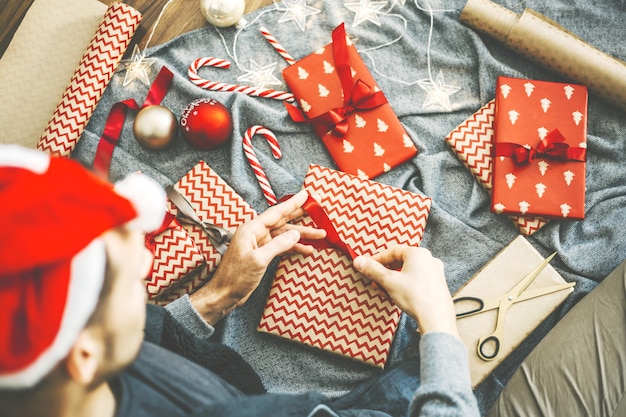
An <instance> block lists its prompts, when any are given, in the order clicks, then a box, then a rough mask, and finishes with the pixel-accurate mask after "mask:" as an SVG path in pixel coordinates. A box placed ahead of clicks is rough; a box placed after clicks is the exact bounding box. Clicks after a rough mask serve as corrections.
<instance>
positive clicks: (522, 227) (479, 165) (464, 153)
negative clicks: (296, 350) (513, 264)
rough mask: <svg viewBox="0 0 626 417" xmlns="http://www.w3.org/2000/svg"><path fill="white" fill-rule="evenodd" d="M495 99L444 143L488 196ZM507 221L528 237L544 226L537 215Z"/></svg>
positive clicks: (491, 175) (491, 163)
mask: <svg viewBox="0 0 626 417" xmlns="http://www.w3.org/2000/svg"><path fill="white" fill-rule="evenodd" d="M495 109H496V102H495V99H494V100H491V101H489V102H488V103H487V104H485V105H484V106H483V107H481V108H480V109H479V110H478V111H477V112H476V113H474V114H473V115H471V116H470V117H469V118H467V119H466V120H465V121H464V122H463V123H461V124H460V125H458V126H457V127H456V128H455V129H454V130H452V131H451V132H450V133H449V134H448V136H446V138H445V141H446V143H447V144H448V145H450V147H451V148H452V150H453V151H454V152H455V153H456V155H457V157H458V158H459V159H460V160H461V161H462V162H463V164H464V165H465V166H466V167H467V168H468V169H469V171H470V172H471V173H472V175H473V176H474V178H476V180H477V181H478V183H479V184H480V185H482V186H483V187H484V188H485V189H486V190H487V191H488V192H489V194H491V190H492V182H493V160H492V157H491V153H492V150H493V123H494V117H495ZM509 218H510V219H511V221H512V222H513V224H514V225H515V227H516V228H517V230H518V231H519V232H520V233H521V234H523V235H524V236H530V235H532V234H533V233H535V232H536V231H537V230H539V229H541V228H542V227H543V226H545V225H546V224H547V223H548V219H547V218H545V217H540V216H514V215H509Z"/></svg>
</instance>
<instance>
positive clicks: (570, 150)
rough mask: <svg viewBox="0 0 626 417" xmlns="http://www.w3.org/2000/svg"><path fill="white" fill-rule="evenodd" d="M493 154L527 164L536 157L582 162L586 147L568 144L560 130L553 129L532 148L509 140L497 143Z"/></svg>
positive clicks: (585, 154)
mask: <svg viewBox="0 0 626 417" xmlns="http://www.w3.org/2000/svg"><path fill="white" fill-rule="evenodd" d="M495 155H496V156H504V157H507V158H512V159H513V161H514V162H515V164H516V165H525V164H528V163H530V162H531V161H533V160H534V159H536V158H549V159H555V160H559V161H579V162H584V161H585V160H586V157H587V149H585V148H581V147H577V146H569V145H568V144H567V143H565V137H564V136H563V135H562V134H561V132H560V131H559V130H558V129H554V130H553V131H551V132H550V133H548V135H546V137H545V138H544V139H543V140H541V141H540V142H539V144H538V145H537V146H536V147H534V148H532V147H528V146H524V145H519V144H517V143H511V142H502V143H497V144H496V149H495Z"/></svg>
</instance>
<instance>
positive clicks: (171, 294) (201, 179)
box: [147, 161, 256, 305]
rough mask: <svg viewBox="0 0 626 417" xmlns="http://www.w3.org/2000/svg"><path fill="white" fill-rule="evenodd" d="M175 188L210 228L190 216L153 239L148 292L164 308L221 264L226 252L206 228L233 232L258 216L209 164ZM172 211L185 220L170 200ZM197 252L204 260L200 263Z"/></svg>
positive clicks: (198, 166)
mask: <svg viewBox="0 0 626 417" xmlns="http://www.w3.org/2000/svg"><path fill="white" fill-rule="evenodd" d="M173 189H174V190H175V192H176V193H178V194H179V195H180V196H181V197H182V198H184V199H186V200H187V202H188V203H189V205H190V207H191V209H193V211H194V213H195V215H196V216H197V218H198V219H199V220H200V221H201V222H202V223H203V224H204V226H205V227H204V228H203V227H202V226H201V225H200V224H198V223H194V222H193V221H189V218H187V219H186V221H184V222H183V221H182V219H181V220H180V222H179V226H180V227H169V228H166V229H165V230H164V231H163V232H162V233H161V234H157V235H156V236H154V237H152V238H153V239H154V240H156V241H157V242H158V243H160V247H158V251H156V252H155V259H154V263H153V270H152V274H151V278H150V279H149V281H148V283H147V289H148V292H149V294H150V297H149V301H150V302H152V303H154V304H161V305H163V304H167V303H169V302H172V301H174V300H175V299H177V298H179V297H181V296H182V295H184V294H190V293H192V292H194V291H195V290H196V289H198V288H199V287H201V286H202V285H203V284H204V283H205V282H206V281H207V280H208V279H210V277H211V276H212V275H213V272H214V271H215V269H216V268H217V266H218V265H219V262H220V261H221V259H222V254H221V253H220V250H219V248H218V247H216V244H215V239H212V238H211V237H210V236H209V235H208V233H207V231H206V230H205V228H208V229H211V228H212V227H214V226H217V227H219V228H221V229H223V230H224V231H225V232H228V233H234V232H235V230H236V229H237V227H238V226H239V225H241V224H243V223H245V222H247V221H249V220H251V219H252V218H254V216H256V212H255V211H254V209H253V208H252V207H250V205H249V204H248V203H246V201H245V200H244V199H243V198H241V196H240V195H239V194H237V192H236V191H235V190H233V189H232V187H231V186H230V185H228V183H226V181H224V180H223V179H222V178H221V177H220V176H219V175H218V174H217V173H216V172H215V171H214V170H213V169H211V167H210V166H209V165H208V164H207V163H206V162H204V161H200V162H198V163H197V164H196V165H195V166H194V167H193V168H192V169H191V170H190V171H189V172H187V173H186V174H185V175H184V176H183V177H182V178H181V179H180V180H179V181H178V182H176V184H174V186H173ZM168 211H169V213H171V215H172V216H174V217H179V218H180V214H181V213H180V211H181V210H180V209H179V208H178V207H177V206H176V204H175V203H174V202H172V201H171V200H170V201H168ZM207 226H208V227H207ZM209 231H210V230H209ZM189 239H190V240H191V241H190V240H189ZM198 253H199V254H200V255H201V256H202V262H201V263H200V264H198Z"/></svg>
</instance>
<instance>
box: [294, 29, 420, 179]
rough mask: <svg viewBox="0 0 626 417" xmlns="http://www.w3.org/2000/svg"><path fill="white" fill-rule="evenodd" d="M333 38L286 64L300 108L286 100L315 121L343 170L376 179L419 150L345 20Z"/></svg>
mask: <svg viewBox="0 0 626 417" xmlns="http://www.w3.org/2000/svg"><path fill="white" fill-rule="evenodd" d="M332 40H333V42H332V43H330V44H328V45H326V46H325V47H324V48H322V49H320V50H318V51H316V52H314V53H312V54H311V55H308V56H306V57H304V58H302V59H300V60H299V61H297V62H296V63H295V64H293V65H290V66H288V67H287V68H285V70H284V71H283V78H284V79H285V82H286V83H287V85H288V86H289V89H290V90H291V92H292V93H293V95H294V97H295V98H296V101H297V103H298V104H299V107H295V106H293V105H291V104H285V105H286V107H287V110H288V111H289V113H290V116H291V118H292V119H293V120H294V121H296V122H307V123H310V124H311V126H312V127H313V130H314V131H315V133H316V134H317V135H318V136H319V137H320V139H321V140H322V142H323V143H324V146H325V147H326V149H327V150H328V152H329V154H330V155H331V157H332V158H333V160H334V161H335V163H336V164H337V167H338V168H339V169H340V170H342V171H344V172H346V173H348V174H352V175H356V176H359V177H360V178H374V177H376V176H378V175H380V174H382V173H383V172H387V171H389V170H390V169H392V168H394V167H396V166H398V165H400V164H402V163H403V162H405V161H407V160H409V159H411V158H413V157H414V156H415V155H416V154H417V149H416V147H415V145H414V143H413V141H412V140H411V138H410V136H409V135H408V133H407V132H406V130H405V129H404V127H403V126H402V124H401V123H400V120H399V119H398V117H397V116H396V114H395V112H394V111H393V109H392V108H391V106H390V104H389V103H388V101H387V99H386V97H385V95H384V94H383V92H382V91H381V90H380V88H379V87H378V85H377V84H376V81H375V80H374V78H373V77H372V75H371V73H370V71H369V70H368V68H367V67H366V66H365V64H364V63H363V60H362V59H361V57H360V55H359V53H358V52H357V51H356V49H355V48H354V46H353V45H352V43H351V42H350V40H349V39H348V37H347V35H346V32H345V28H344V25H343V24H342V25H340V26H339V27H337V28H336V29H335V30H334V31H333V34H332Z"/></svg>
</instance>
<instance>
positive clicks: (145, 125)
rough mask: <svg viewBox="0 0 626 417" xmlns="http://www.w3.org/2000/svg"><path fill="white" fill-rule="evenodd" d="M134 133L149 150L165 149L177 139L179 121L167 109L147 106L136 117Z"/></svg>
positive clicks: (158, 106)
mask: <svg viewBox="0 0 626 417" xmlns="http://www.w3.org/2000/svg"><path fill="white" fill-rule="evenodd" d="M133 133H134V134H135V139H137V142H139V144H140V145H142V146H144V147H146V148H148V149H163V148H166V147H167V146H168V145H169V144H170V143H172V140H174V138H176V135H177V134H178V121H177V120H176V116H175V115H174V113H172V111H171V110H170V109H168V108H167V107H164V106H160V105H153V106H147V107H144V108H143V109H141V110H139V113H137V116H135V122H134V123H133Z"/></svg>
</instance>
